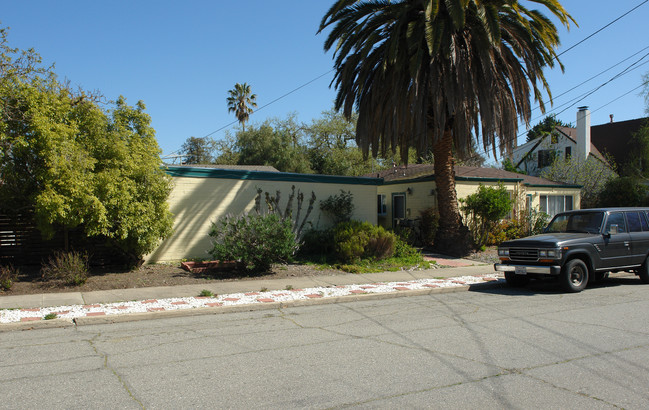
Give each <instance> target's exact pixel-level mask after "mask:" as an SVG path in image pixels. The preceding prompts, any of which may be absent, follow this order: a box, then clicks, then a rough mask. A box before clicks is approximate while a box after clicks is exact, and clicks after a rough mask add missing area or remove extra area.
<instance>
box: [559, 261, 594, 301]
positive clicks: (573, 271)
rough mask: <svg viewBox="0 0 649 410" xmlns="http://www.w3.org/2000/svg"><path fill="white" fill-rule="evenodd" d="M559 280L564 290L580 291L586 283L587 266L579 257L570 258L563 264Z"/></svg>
mask: <svg viewBox="0 0 649 410" xmlns="http://www.w3.org/2000/svg"><path fill="white" fill-rule="evenodd" d="M559 281H560V282H561V286H562V287H563V289H564V290H565V291H566V292H571V293H576V292H581V291H582V290H584V289H585V288H586V285H587V284H588V267H587V266H586V264H585V263H584V261H582V260H581V259H571V260H569V261H568V262H566V264H565V265H563V269H561V275H559Z"/></svg>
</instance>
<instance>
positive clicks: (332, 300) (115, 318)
mask: <svg viewBox="0 0 649 410" xmlns="http://www.w3.org/2000/svg"><path fill="white" fill-rule="evenodd" d="M500 286H502V284H501V283H500V282H485V283H477V284H472V285H465V286H455V287H447V288H432V289H417V290H403V291H395V292H391V293H368V294H356V295H347V296H338V297H329V298H322V299H309V300H294V301H289V302H271V303H259V304H257V303H255V304H248V305H239V306H218V307H208V308H194V309H183V310H167V311H160V312H146V313H130V314H124V315H110V316H86V317H78V318H76V319H52V320H39V321H31V322H14V323H4V324H0V333H3V332H11V331H18V330H36V329H55V328H67V327H73V326H91V325H105V324H113V323H125V322H136V321H140V320H153V319H171V318H179V317H188V316H203V315H219V314H228V313H241V312H255V311H261V310H277V309H284V308H291V307H301V306H316V305H328V304H338V303H347V302H359V301H371V300H382V299H394V298H401V297H410V296H425V295H431V294H443V293H456V292H467V291H469V290H473V289H476V288H480V289H486V288H495V287H500Z"/></svg>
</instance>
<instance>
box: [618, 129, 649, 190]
mask: <svg viewBox="0 0 649 410" xmlns="http://www.w3.org/2000/svg"><path fill="white" fill-rule="evenodd" d="M627 153H628V154H627V156H626V160H625V161H624V162H623V163H622V164H621V165H619V167H620V174H621V175H623V176H628V177H632V178H649V120H647V121H645V124H644V125H643V126H642V128H640V129H639V130H638V131H636V132H635V133H634V134H633V135H631V138H630V139H629V141H628V142H627Z"/></svg>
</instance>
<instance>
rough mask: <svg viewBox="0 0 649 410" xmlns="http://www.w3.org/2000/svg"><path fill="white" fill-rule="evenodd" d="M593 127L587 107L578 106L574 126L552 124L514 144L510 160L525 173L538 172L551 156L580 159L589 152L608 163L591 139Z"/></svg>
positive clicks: (541, 170) (547, 163)
mask: <svg viewBox="0 0 649 410" xmlns="http://www.w3.org/2000/svg"><path fill="white" fill-rule="evenodd" d="M595 128H597V126H596V127H591V126H590V111H589V110H588V108H587V107H580V108H579V111H578V113H577V127H576V128H571V127H555V129H554V131H553V132H552V133H550V134H546V135H544V136H542V137H539V138H537V139H534V140H532V141H529V142H527V143H525V144H523V145H520V146H518V147H516V148H514V150H513V152H512V163H513V164H514V165H515V166H516V167H517V168H518V169H520V170H522V171H524V172H526V173H527V174H528V175H534V176H539V175H541V173H542V172H543V170H544V169H545V168H546V167H549V166H550V165H552V163H553V162H554V160H555V159H557V158H564V159H568V158H571V157H578V158H580V159H582V160H585V159H587V158H588V157H590V156H592V157H594V158H596V159H597V160H599V161H602V162H604V163H606V164H608V161H607V160H606V158H605V157H604V155H602V153H601V152H600V150H599V149H598V147H597V146H596V145H595V144H593V143H592V142H591V133H592V132H593V130H594V129H595Z"/></svg>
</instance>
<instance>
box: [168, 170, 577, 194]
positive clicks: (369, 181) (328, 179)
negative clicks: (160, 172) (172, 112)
mask: <svg viewBox="0 0 649 410" xmlns="http://www.w3.org/2000/svg"><path fill="white" fill-rule="evenodd" d="M165 172H166V173H167V174H169V175H171V176H172V177H184V178H223V179H241V180H257V181H285V182H309V183H321V184H347V185H374V186H379V185H399V184H412V183H416V182H428V181H434V180H435V176H434V175H427V176H422V177H419V178H409V179H399V180H393V181H384V180H383V178H370V177H346V176H338V175H320V174H296V173H291V172H268V171H251V170H238V169H218V168H197V167H175V166H167V167H165ZM455 180H456V181H468V182H517V183H518V182H522V181H523V178H480V177H458V176H456V177H455ZM524 185H525V186H528V187H532V188H576V189H581V188H582V187H581V186H580V185H550V184H528V183H524Z"/></svg>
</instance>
